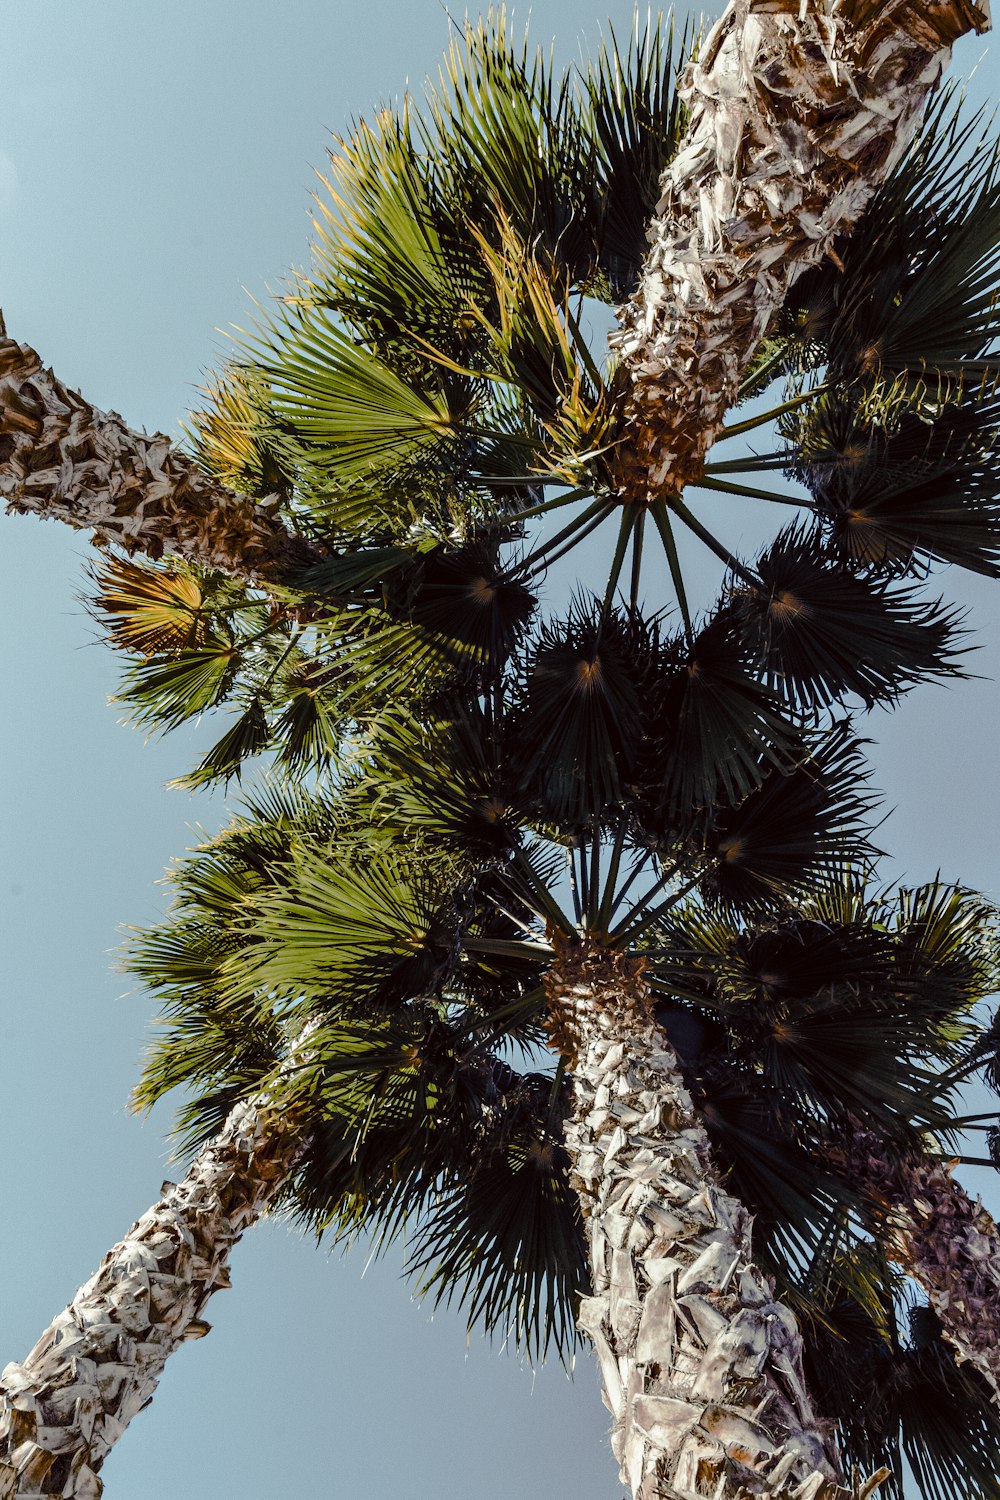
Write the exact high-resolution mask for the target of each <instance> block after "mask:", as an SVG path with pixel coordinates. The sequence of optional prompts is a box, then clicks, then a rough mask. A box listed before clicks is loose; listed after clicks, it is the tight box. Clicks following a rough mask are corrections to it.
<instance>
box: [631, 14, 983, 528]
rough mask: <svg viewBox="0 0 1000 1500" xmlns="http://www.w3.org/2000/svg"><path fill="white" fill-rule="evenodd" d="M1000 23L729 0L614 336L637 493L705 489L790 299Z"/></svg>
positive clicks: (691, 84)
mask: <svg viewBox="0 0 1000 1500" xmlns="http://www.w3.org/2000/svg"><path fill="white" fill-rule="evenodd" d="M989 19H990V18H989V8H988V0H979V3H972V0H881V3H877V4H876V3H872V0H801V3H800V0H730V4H729V5H728V6H727V8H726V11H725V13H724V15H723V16H722V19H721V20H720V21H719V22H718V23H717V25H715V26H714V27H713V28H712V30H711V31H710V32H709V35H708V37H707V38H706V40H705V44H704V46H703V48H702V49H701V52H700V55H699V57H698V59H697V61H696V62H693V63H692V64H691V66H690V67H689V69H688V72H687V76H686V79H685V85H684V88H683V90H682V92H683V95H684V97H685V99H686V101H687V104H688V108H689V109H690V111H691V122H690V127H689V129H688V132H687V136H686V138H685V140H684V142H683V144H682V146H681V149H680V151H679V152H678V154H677V156H676V157H675V158H674V160H673V162H672V163H671V165H670V166H669V168H668V169H667V172H666V173H665V175H664V179H663V184H662V185H663V196H662V198H661V201H660V203H659V205H658V217H657V218H656V219H655V220H654V222H653V225H652V227H651V229H650V246H651V248H650V251H649V254H648V257H647V261H646V266H645V270H644V273H643V278H642V283H641V285H640V288H639V291H638V293H637V294H636V297H635V298H634V299H633V301H632V302H630V303H629V304H628V305H627V306H625V307H624V308H622V309H621V310H620V313H619V316H620V322H621V327H620V329H619V330H618V331H617V332H616V333H615V335H613V338H612V342H613V343H614V344H615V345H617V347H618V348H619V349H620V351H621V354H622V356H623V361H624V365H625V374H626V375H627V378H628V379H629V381H630V394H629V411H628V415H629V418H630V420H629V423H628V427H629V432H630V436H629V437H628V438H627V439H626V441H625V442H624V443H623V444H622V445H621V447H620V449H619V451H618V454H617V463H618V474H617V476H616V478H617V483H618V485H619V488H620V492H621V494H622V497H623V498H624V499H628V500H635V501H640V502H641V501H644V500H655V499H657V498H662V497H664V496H667V497H669V496H671V495H676V494H679V493H680V491H681V490H682V489H683V487H684V485H685V484H688V483H690V482H692V481H695V480H697V478H698V476H699V475H700V473H701V470H702V466H703V464H704V459H705V454H706V453H707V451H708V448H709V447H710V445H711V443H712V442H713V440H714V439H715V437H716V435H717V434H718V432H719V429H720V427H721V425H722V420H723V417H724V415H725V412H726V410H727V408H728V407H729V406H731V405H732V403H733V401H734V400H735V398H736V394H737V390H738V387H739V382H740V377H741V375H742V373H743V371H744V370H745V369H746V367H747V365H748V364H749V361H750V358H751V356H752V354H753V352H754V349H755V348H756V346H757V344H758V343H759V341H760V339H761V338H762V337H763V335H764V333H765V331H766V329H767V327H768V325H769V323H770V322H771V319H772V317H773V315H774V313H775V312H776V311H777V310H778V308H779V307H780V306H781V305H782V303H783V302H784V300H785V297H786V295H787V293H788V291H789V288H790V287H791V286H792V285H793V283H794V282H795V281H796V279H797V278H798V277H799V276H800V275H801V274H802V272H803V271H804V270H806V269H807V267H809V266H811V265H814V264H815V263H816V262H817V261H819V260H820V259H821V258H822V256H823V255H825V254H829V253H831V252H832V248H833V242H834V240H835V238H836V237H837V236H838V235H841V234H843V233H844V232H845V231H846V230H848V229H850V228H851V226H852V225H854V224H855V223H856V222H857V220H858V218H859V217H860V215H861V213H862V210H863V209H864V207H865V204H866V203H867V201H868V199H869V198H870V196H871V194H872V192H873V191H874V189H875V188H876V187H877V186H878V185H879V183H880V182H882V181H883V179H884V178H885V177H886V176H887V175H888V173H889V171H890V170H891V168H892V167H893V165H894V164H895V163H896V162H897V161H898V160H899V158H900V156H901V154H902V153H903V151H904V150H905V148H906V146H907V144H908V143H909V140H910V138H911V136H912V135H913V133H914V130H915V128H916V126H917V124H918V122H919V120H920V116H921V113H922V111H923V108H924V104H925V103H926V100H927V97H928V95H929V93H930V92H931V90H932V89H933V88H934V87H935V86H936V85H937V83H938V81H939V80H940V78H941V74H942V71H943V69H944V67H945V66H946V64H947V62H948V58H949V55H950V51H951V47H952V44H953V43H954V42H955V41H957V40H958V38H959V37H960V36H962V35H964V34H965V33H966V32H967V31H969V30H971V29H975V30H977V31H984V30H986V29H988V27H989Z"/></svg>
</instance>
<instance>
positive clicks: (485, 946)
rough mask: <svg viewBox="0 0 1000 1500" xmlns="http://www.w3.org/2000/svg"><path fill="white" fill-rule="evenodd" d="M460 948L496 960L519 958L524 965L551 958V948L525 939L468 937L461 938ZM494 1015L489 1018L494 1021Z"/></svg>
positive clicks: (548, 945)
mask: <svg viewBox="0 0 1000 1500" xmlns="http://www.w3.org/2000/svg"><path fill="white" fill-rule="evenodd" d="M462 946H463V947H464V948H465V949H466V950H467V951H468V952H469V953H485V954H492V955H493V956H494V957H496V958H519V959H523V960H524V962H525V963H537V962H538V959H539V958H551V956H552V947H551V945H550V944H549V943H543V942H541V941H540V940H536V941H531V940H529V939H527V938H525V939H523V940H521V939H517V938H486V937H475V936H474V935H471V934H470V935H469V936H467V937H463V939H462ZM495 1016H496V1013H494V1015H493V1016H492V1017H491V1019H495Z"/></svg>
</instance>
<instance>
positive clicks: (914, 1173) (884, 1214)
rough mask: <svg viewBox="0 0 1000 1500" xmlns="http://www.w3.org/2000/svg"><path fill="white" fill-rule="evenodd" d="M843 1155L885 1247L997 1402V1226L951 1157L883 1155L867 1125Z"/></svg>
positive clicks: (999, 1340) (999, 1330)
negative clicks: (960, 1177) (959, 1178)
mask: <svg viewBox="0 0 1000 1500" xmlns="http://www.w3.org/2000/svg"><path fill="white" fill-rule="evenodd" d="M849 1163H850V1170H851V1176H852V1178H853V1180H854V1181H855V1183H857V1185H858V1186H859V1187H861V1188H862V1189H863V1190H864V1192H865V1194H866V1196H867V1197H868V1199H869V1200H870V1201H871V1202H872V1203H873V1204H874V1205H876V1208H875V1212H876V1213H877V1216H878V1219H879V1225H880V1228H881V1229H882V1231H883V1234H884V1235H885V1237H886V1250H887V1252H888V1254H889V1255H890V1256H891V1257H892V1259H893V1260H895V1261H896V1263H897V1264H898V1265H899V1266H900V1267H901V1268H902V1270H904V1271H905V1272H906V1274H907V1276H910V1277H912V1279H913V1280H914V1281H915V1282H916V1283H917V1285H918V1286H920V1287H922V1288H923V1291H924V1292H925V1293H926V1296H927V1300H928V1302H929V1303H930V1305H931V1307H932V1308H933V1310H934V1312H935V1313H936V1314H937V1316H938V1318H939V1319H940V1320H941V1332H942V1335H943V1337H944V1338H945V1339H947V1341H948V1343H949V1344H951V1346H952V1347H953V1349H954V1350H955V1352H956V1354H957V1356H958V1358H959V1360H964V1361H968V1363H969V1364H971V1365H973V1366H974V1367H975V1368H976V1369H977V1370H978V1371H979V1372H980V1374H981V1375H984V1376H985V1377H986V1379H987V1380H988V1381H989V1383H990V1385H991V1387H992V1389H993V1393H994V1399H995V1400H996V1401H997V1402H998V1404H1000V1229H998V1228H997V1225H996V1223H995V1222H994V1220H993V1218H992V1216H991V1215H990V1214H989V1213H987V1211H986V1209H985V1208H984V1207H983V1205H982V1204H981V1203H980V1202H979V1201H978V1200H976V1201H973V1200H972V1199H971V1198H970V1197H969V1195H968V1193H967V1192H966V1191H965V1189H964V1188H963V1187H962V1185H961V1183H958V1182H956V1181H955V1179H954V1177H953V1176H952V1164H951V1163H949V1162H944V1161H931V1160H928V1159H927V1158H926V1157H920V1156H917V1155H916V1154H914V1155H911V1156H909V1157H906V1158H903V1159H902V1160H901V1161H900V1160H890V1159H889V1157H888V1156H887V1154H886V1151H885V1148H884V1146H882V1144H881V1143H880V1142H879V1140H878V1138H877V1137H876V1136H874V1135H873V1134H872V1133H871V1132H869V1131H858V1132H856V1133H855V1135H854V1137H853V1139H852V1142H851V1151H850V1157H849Z"/></svg>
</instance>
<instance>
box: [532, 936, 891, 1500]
mask: <svg viewBox="0 0 1000 1500" xmlns="http://www.w3.org/2000/svg"><path fill="white" fill-rule="evenodd" d="M546 992H547V995H548V999H549V1003H550V1008H551V1012H552V1014H553V1017H554V1026H553V1033H554V1034H553V1040H554V1042H555V1044H556V1045H558V1046H559V1047H560V1048H561V1050H563V1051H564V1052H567V1053H568V1055H569V1056H570V1058H571V1060H572V1064H573V1076H574V1101H575V1102H574V1110H573V1114H572V1117H571V1119H570V1120H569V1121H568V1122H567V1129H566V1146H567V1149H568V1151H569V1153H570V1157H571V1161H572V1169H571V1170H572V1181H573V1182H574V1185H575V1186H576V1188H577V1191H578V1192H579V1193H580V1198H581V1203H582V1206H583V1213H584V1222H585V1226H586V1234H587V1242H588V1252H589V1256H590V1264H591V1273H592V1277H593V1296H591V1297H588V1298H585V1299H584V1301H583V1303H582V1306H581V1310H580V1317H579V1322H580V1327H581V1328H582V1329H583V1330H584V1331H585V1332H586V1333H587V1334H588V1335H589V1337H590V1338H591V1339H592V1340H593V1343H594V1346H595V1349H596V1351H597V1357H598V1360H599V1363H600V1367H601V1372H602V1376H603V1380H604V1399H605V1403H606V1405H607V1406H608V1407H609V1409H610V1411H611V1414H612V1437H611V1443H612V1447H613V1449H614V1453H615V1456H616V1458H617V1459H618V1461H619V1463H620V1465H621V1478H622V1481H623V1482H624V1483H625V1484H627V1485H628V1486H629V1487H630V1489H631V1492H632V1494H633V1495H634V1497H635V1500H677V1497H679V1496H683V1497H685V1500H694V1497H698V1496H705V1497H706V1500H707V1497H712V1500H730V1497H731V1500H735V1497H737V1496H743V1495H749V1494H752V1495H755V1496H762V1497H771V1496H773V1497H777V1496H781V1497H792V1496H795V1497H797V1500H832V1497H834V1496H837V1495H842V1494H844V1493H845V1491H844V1490H843V1488H842V1485H841V1474H840V1469H839V1464H838V1460H837V1456H836V1452H835V1448H834V1444H833V1438H832V1429H831V1426H830V1424H828V1423H826V1422H824V1421H823V1420H821V1419H820V1418H819V1417H818V1416H817V1415H816V1413H815V1412H814V1411H813V1408H812V1405H811V1402H810V1399H809V1395H808V1392H807V1391H806V1388H805V1382H804V1380H803V1376H802V1341H801V1336H800V1334H799V1331H798V1327H797V1325H796V1322H795V1319H794V1317H793V1316H792V1314H791V1313H790V1312H789V1310H788V1309H787V1308H786V1307H783V1306H782V1305H781V1303H779V1302H777V1301H776V1300H775V1298H774V1292H773V1289H772V1287H771V1286H770V1284H769V1283H768V1281H767V1280H766V1278H765V1277H764V1276H763V1275H762V1274H761V1273H760V1271H759V1270H758V1269H757V1268H756V1266H755V1265H754V1264H753V1258H752V1251H751V1221H750V1217H749V1215H748V1214H747V1212H746V1210H745V1209H744V1208H743V1207H742V1205H741V1204H740V1203H738V1202H737V1200H736V1199H735V1198H733V1197H731V1195H730V1194H729V1193H727V1192H726V1191H725V1189H724V1188H723V1187H722V1185H721V1184H720V1182H719V1178H718V1176H717V1174H716V1172H715V1170H714V1168H713V1166H712V1162H711V1155H710V1151H709V1145H708V1140H707V1137H706V1134H705V1131H704V1128H703V1126H702V1125H701V1123H700V1121H699V1120H698V1118H697V1116H696V1114H695V1111H694V1107H693V1105H692V1103H691V1098H690V1095H689V1094H688V1092H687V1090H686V1088H685V1087H684V1084H683V1082H682V1079H681V1073H680V1065H679V1063H678V1060H677V1056H676V1054H675V1053H674V1051H673V1049H672V1048H671V1047H670V1045H669V1043H668V1042H667V1040H666V1038H665V1037H664V1036H663V1033H662V1032H661V1031H660V1029H659V1028H658V1027H656V1026H655V1024H654V1023H653V1021H652V1016H651V1013H650V1009H649V993H648V989H647V987H646V984H645V982H644V980H643V978H642V960H641V959H636V958H634V957H628V956H626V955H623V954H613V953H607V952H605V951H602V950H601V949H600V948H599V947H598V946H597V945H596V944H590V943H588V942H586V941H584V942H583V943H580V944H577V945H575V946H566V947H564V948H563V949H562V951H561V952H560V953H559V955H558V957H557V961H556V964H555V966H554V967H553V969H552V971H551V972H550V974H549V976H548V978H547V980H546ZM880 1478H881V1476H876V1477H875V1480H873V1481H872V1483H871V1484H870V1485H868V1486H867V1487H865V1491H864V1492H865V1493H870V1491H871V1488H873V1487H874V1484H876V1483H877V1482H878V1481H879V1479H880Z"/></svg>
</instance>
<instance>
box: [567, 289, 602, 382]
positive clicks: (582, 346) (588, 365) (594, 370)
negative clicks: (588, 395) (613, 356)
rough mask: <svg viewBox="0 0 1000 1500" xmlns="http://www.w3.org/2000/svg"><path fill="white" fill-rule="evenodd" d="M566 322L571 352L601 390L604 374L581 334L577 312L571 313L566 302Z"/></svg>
mask: <svg viewBox="0 0 1000 1500" xmlns="http://www.w3.org/2000/svg"><path fill="white" fill-rule="evenodd" d="M566 322H567V324H568V325H569V331H570V336H571V338H572V342H573V353H574V354H575V355H576V357H577V358H578V359H579V361H580V363H581V364H582V365H583V368H584V369H585V370H586V372H587V374H588V375H589V376H590V378H591V380H592V381H593V382H594V387H595V389H596V390H598V391H601V390H603V389H604V375H603V374H602V372H601V370H600V367H599V366H598V364H597V362H596V361H595V359H594V356H593V354H592V353H591V351H590V345H589V344H588V343H587V340H586V339H585V338H584V336H583V331H582V329H581V327H580V321H579V316H578V314H575V313H573V312H572V311H571V309H570V307H569V305H568V304H567V306H566Z"/></svg>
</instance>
